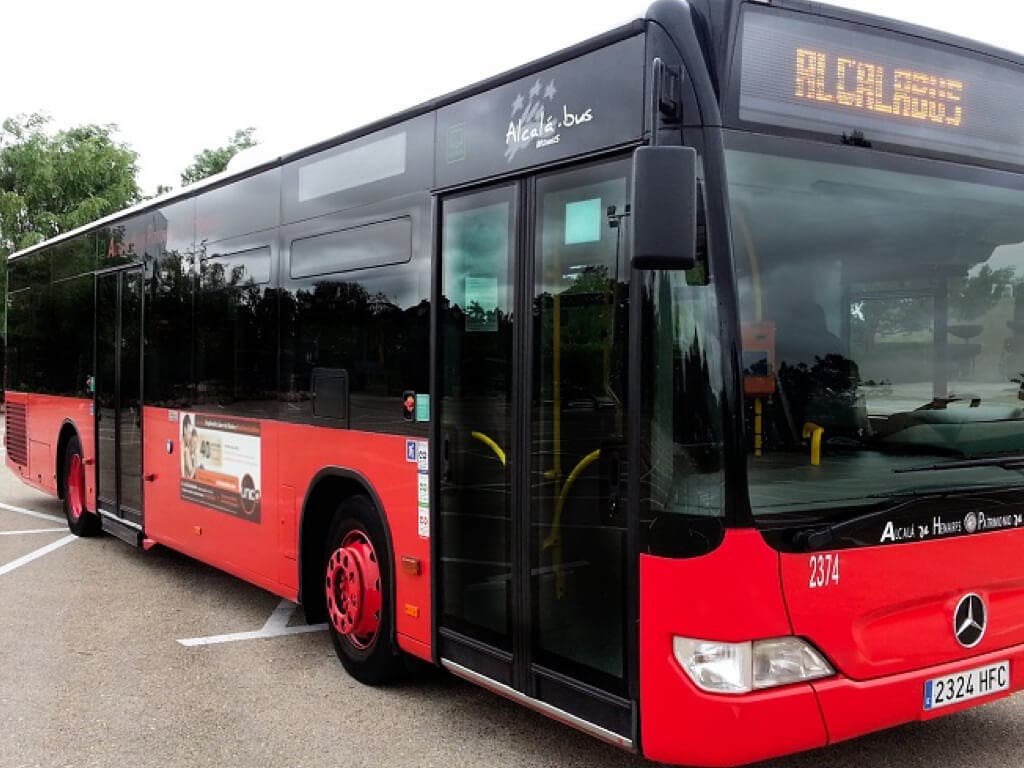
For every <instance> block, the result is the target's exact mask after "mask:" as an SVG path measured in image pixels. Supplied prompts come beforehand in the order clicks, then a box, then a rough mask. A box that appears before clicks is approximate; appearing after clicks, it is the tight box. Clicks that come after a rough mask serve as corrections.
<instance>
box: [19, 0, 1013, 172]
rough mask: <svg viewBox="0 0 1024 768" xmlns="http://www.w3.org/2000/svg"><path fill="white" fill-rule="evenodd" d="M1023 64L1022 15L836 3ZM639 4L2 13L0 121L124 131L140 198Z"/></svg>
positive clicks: (375, 112) (99, 4)
mask: <svg viewBox="0 0 1024 768" xmlns="http://www.w3.org/2000/svg"><path fill="white" fill-rule="evenodd" d="M837 4H839V5H844V6H847V7H851V8H857V9H860V10H865V11H869V12H872V13H878V14H882V15H887V16H897V17H898V18H902V19H905V20H908V21H912V22H915V23H918V24H923V25H925V26H930V27H935V28H938V29H943V30H946V31H950V32H954V33H957V34H960V35H964V36H967V37H972V38H975V39H978V40H983V41H985V42H988V43H991V44H994V45H998V46H1000V47H1003V48H1007V49H1010V50H1014V51H1019V52H1024V24H1022V23H1021V22H1022V20H1024V11H1018V10H1016V9H1017V8H1018V7H1024V5H1022V4H1020V3H1018V2H1017V1H1016V0H1012V1H1011V0H970V2H964V0H840V1H839V2H838V3H837ZM645 7H646V0H640V2H630V1H629V0H619V1H618V2H608V1H607V0H514V2H496V1H495V0H433V1H432V2H423V0H420V1H419V2H407V1H406V0H389V1H387V2H383V1H380V0H378V2H354V1H353V0H333V1H332V2H323V3H320V2H308V1H307V0H288V1H287V2H275V3H272V4H271V3H267V4H263V3H256V2H252V0H248V1H247V2H221V1H220V0H205V1H204V2H197V1H196V0H175V1H174V2H163V3H160V4H156V3H147V2H144V0H143V1H140V0H133V1H131V2H126V1H123V0H90V1H89V2H77V1H76V2H70V1H67V0H66V1H65V2H58V3H50V2H39V1H32V0H7V2H4V3H3V7H2V8H0V29H3V43H2V51H3V62H4V64H3V70H4V77H3V79H2V80H0V119H2V118H3V117H6V116H10V115H15V114H19V113H29V112H37V111H42V112H45V113H47V114H49V115H51V116H52V117H53V118H54V121H55V124H56V125H57V126H59V127H66V126H69V125H75V124H79V123H85V122H96V123H117V124H118V125H119V126H120V133H119V137H120V138H121V140H123V141H125V142H127V143H128V144H129V145H131V147H132V148H133V149H135V150H136V151H137V152H138V153H139V156H140V167H141V174H140V182H141V184H142V187H143V189H144V191H146V192H152V191H153V190H154V189H155V187H156V185H157V184H171V185H173V186H175V187H177V186H179V184H180V179H179V174H180V173H181V171H182V170H183V169H184V168H185V167H186V166H187V165H188V164H189V163H190V162H191V160H192V157H193V155H194V154H195V153H196V152H198V151H200V150H201V149H203V148H205V147H212V146H219V145H221V144H223V143H225V142H226V140H227V138H228V137H229V136H230V135H231V134H233V133H234V131H235V130H236V129H237V128H244V127H246V126H250V125H251V126H254V127H255V128H256V136H257V138H258V139H259V140H260V142H261V143H262V144H264V145H265V147H266V148H267V149H268V150H273V151H274V152H282V151H286V150H290V149H295V148H298V147H301V146H304V145H306V144H309V143H312V142H313V141H316V140H318V139H322V138H326V137H329V136H333V135H335V134H338V133H340V132H342V131H344V130H347V129H350V128H354V127H357V126H359V125H361V124H363V123H366V122H369V121H371V120H373V119H375V118H379V117H384V116H386V115H388V114H390V113H392V112H395V111H397V110H399V109H402V108H404V107H408V106H412V105H414V104H417V103H419V102H421V101H425V100H427V99H429V98H431V97H433V96H438V95H440V94H442V93H445V92H447V91H451V90H454V89H456V88H458V87H460V86H463V85H467V84H469V83H472V82H475V81H477V80H481V79H483V78H485V77H488V76H490V75H493V74H496V73H498V72H501V71H503V70H506V69H509V68H511V67H514V66H517V65H519V64H523V63H525V62H527V61H529V60H530V59H533V58H536V57H538V56H542V55H544V54H546V53H550V52H552V51H554V50H557V49H559V48H562V47H565V46H566V45H569V44H571V43H574V42H577V41H579V40H582V39H584V38H586V37H589V36H591V35H594V34H597V33H599V32H602V31H604V30H606V29H609V28H611V27H613V26H617V25H618V24H620V23H622V22H625V21H627V20H629V19H630V18H633V17H636V16H639V15H641V14H642V12H643V10H644V9H645Z"/></svg>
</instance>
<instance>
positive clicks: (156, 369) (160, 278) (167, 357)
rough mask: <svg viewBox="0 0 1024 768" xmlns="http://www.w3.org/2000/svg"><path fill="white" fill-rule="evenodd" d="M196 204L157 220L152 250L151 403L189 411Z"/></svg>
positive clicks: (148, 302)
mask: <svg viewBox="0 0 1024 768" xmlns="http://www.w3.org/2000/svg"><path fill="white" fill-rule="evenodd" d="M193 211H194V202H193V201H192V200H186V201H184V202H181V203H176V204H174V205H171V206H168V207H166V208H162V209H160V210H159V211H157V212H155V213H154V214H153V224H152V230H151V231H152V233H153V237H151V238H149V240H148V245H147V248H146V254H147V256H151V257H152V258H153V264H152V267H151V268H150V269H149V270H147V273H146V274H147V281H146V287H145V290H146V296H145V300H144V301H145V306H146V311H145V313H144V314H143V322H144V324H145V347H144V354H145V363H144V364H145V368H146V375H145V377H144V386H145V402H146V403H147V404H148V405H161V406H165V407H168V408H181V407H187V406H189V405H190V404H191V403H192V401H193V397H194V387H193V376H192V284H193V278H192V267H191V263H192V227H193V218H194V216H193Z"/></svg>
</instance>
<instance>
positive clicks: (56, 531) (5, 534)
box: [0, 528, 67, 536]
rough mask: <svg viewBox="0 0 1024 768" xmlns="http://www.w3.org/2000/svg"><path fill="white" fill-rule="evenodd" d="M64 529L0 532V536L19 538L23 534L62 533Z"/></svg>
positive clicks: (30, 529)
mask: <svg viewBox="0 0 1024 768" xmlns="http://www.w3.org/2000/svg"><path fill="white" fill-rule="evenodd" d="M65 530H67V529H66V528H29V529H27V530H24V531H0V536H20V535H21V534H23V533H63V532H64V531H65Z"/></svg>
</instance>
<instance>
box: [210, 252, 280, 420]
mask: <svg viewBox="0 0 1024 768" xmlns="http://www.w3.org/2000/svg"><path fill="white" fill-rule="evenodd" d="M197 258H198V270H199V274H198V282H197V287H196V296H195V318H196V319H195V323H196V328H195V338H196V401H197V403H198V404H200V405H202V404H215V405H218V406H221V407H222V408H224V409H225V410H226V411H227V412H229V413H234V414H236V415H242V416H270V415H271V414H272V412H273V410H274V406H273V401H274V399H275V398H274V393H275V391H276V389H277V364H276V352H277V307H276V302H275V295H274V292H273V291H272V290H270V289H269V283H270V278H271V248H270V246H269V245H255V246H249V247H244V246H243V247H239V248H234V247H231V248H225V247H223V246H213V247H210V248H206V247H201V248H200V249H199V250H198V253H197Z"/></svg>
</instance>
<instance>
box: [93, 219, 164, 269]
mask: <svg viewBox="0 0 1024 768" xmlns="http://www.w3.org/2000/svg"><path fill="white" fill-rule="evenodd" d="M151 219H152V216H151V215H150V214H143V215H141V216H136V217H134V218H131V219H128V220H127V221H122V222H120V223H118V224H114V225H113V226H110V227H107V228H106V229H102V230H100V232H99V236H98V248H97V252H98V259H97V262H98V263H97V268H98V269H106V268H107V267H115V266H117V265H119V264H131V263H135V262H139V261H141V260H142V254H143V253H144V252H145V250H146V235H147V234H148V232H149V228H150V221H151Z"/></svg>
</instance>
